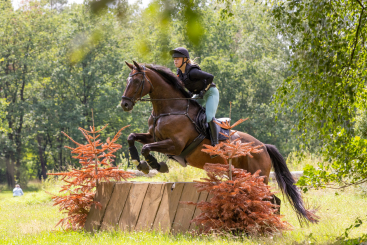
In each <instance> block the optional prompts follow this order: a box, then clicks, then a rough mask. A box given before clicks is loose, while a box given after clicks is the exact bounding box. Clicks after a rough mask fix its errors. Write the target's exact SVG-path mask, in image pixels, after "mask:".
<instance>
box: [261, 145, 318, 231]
mask: <svg viewBox="0 0 367 245" xmlns="http://www.w3.org/2000/svg"><path fill="white" fill-rule="evenodd" d="M265 146H266V149H267V150H268V153H269V155H270V158H271V161H272V163H273V167H274V172H275V178H276V180H277V182H278V186H279V188H280V189H281V191H282V193H283V196H284V195H285V196H286V197H287V199H288V201H289V202H290V203H291V205H292V208H293V209H294V211H295V212H296V214H297V218H298V220H299V222H300V224H301V225H302V224H303V223H306V224H307V223H308V222H311V223H317V222H318V217H317V216H316V215H315V214H314V213H312V212H310V211H308V210H307V209H306V208H305V205H304V203H303V200H302V196H301V193H300V192H299V191H298V189H297V187H296V186H295V185H294V184H295V183H296V182H295V181H294V179H293V177H292V174H291V172H290V171H289V169H288V167H287V164H286V162H285V159H284V158H283V156H282V155H281V154H280V152H279V151H278V149H277V148H276V147H275V146H274V145H268V144H266V145H265Z"/></svg>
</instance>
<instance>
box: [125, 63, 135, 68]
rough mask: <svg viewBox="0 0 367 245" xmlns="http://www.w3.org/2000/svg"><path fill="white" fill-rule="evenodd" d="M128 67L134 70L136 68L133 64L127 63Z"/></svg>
mask: <svg viewBox="0 0 367 245" xmlns="http://www.w3.org/2000/svg"><path fill="white" fill-rule="evenodd" d="M125 63H126V65H127V66H128V67H129V68H130V69H131V70H132V69H133V68H134V66H133V65H132V64H129V63H127V61H125Z"/></svg>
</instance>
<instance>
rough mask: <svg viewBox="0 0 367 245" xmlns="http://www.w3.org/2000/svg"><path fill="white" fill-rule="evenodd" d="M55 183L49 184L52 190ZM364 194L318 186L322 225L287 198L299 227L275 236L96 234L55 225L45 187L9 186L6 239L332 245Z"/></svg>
mask: <svg viewBox="0 0 367 245" xmlns="http://www.w3.org/2000/svg"><path fill="white" fill-rule="evenodd" d="M55 183H56V184H57V182H54V184H55ZM43 186H45V185H43ZM55 188H57V187H52V186H51V185H50V184H49V186H48V190H49V189H53V190H55ZM360 193H361V192H360V191H358V190H357V189H350V190H347V191H344V192H340V193H339V195H335V192H334V191H332V190H312V191H310V192H309V193H307V195H305V197H306V198H307V201H308V203H309V204H311V205H316V206H319V207H320V208H319V211H318V215H319V216H320V217H321V220H320V223H319V224H317V225H310V226H309V227H303V228H301V227H300V226H299V224H298V222H297V218H296V216H295V214H294V212H293V211H292V210H291V208H290V206H289V204H284V202H283V205H282V208H281V213H282V215H284V219H285V220H286V221H288V222H289V223H290V224H291V225H292V226H293V230H291V231H287V232H283V233H282V234H278V235H274V236H273V237H262V238H243V239H234V238H223V237H222V238H221V237H215V236H191V235H188V234H186V235H178V236H173V235H170V234H160V233H157V232H132V233H122V232H99V233H97V234H95V235H91V234H88V233H84V232H66V231H63V230H62V229H60V228H59V227H58V228H55V227H54V226H55V224H56V223H57V222H58V220H59V219H60V218H62V217H63V215H62V214H61V213H60V212H59V211H58V208H57V207H53V206H52V202H51V199H50V196H49V195H48V194H46V193H45V192H44V191H28V192H25V195H24V196H22V197H12V193H11V192H10V191H3V192H0V217H1V218H0V244H137V243H139V244H310V243H313V244H330V243H333V242H335V241H336V238H337V237H338V236H340V235H341V234H342V233H343V231H344V230H345V228H347V227H348V226H349V225H351V224H352V223H353V222H354V220H355V218H356V217H363V216H365V214H367V198H366V197H365V196H363V195H361V194H360ZM278 195H280V194H278ZM366 230H367V224H363V225H362V226H361V227H359V228H357V229H355V230H352V231H351V232H350V236H351V237H358V236H361V235H362V234H363V232H365V231H366Z"/></svg>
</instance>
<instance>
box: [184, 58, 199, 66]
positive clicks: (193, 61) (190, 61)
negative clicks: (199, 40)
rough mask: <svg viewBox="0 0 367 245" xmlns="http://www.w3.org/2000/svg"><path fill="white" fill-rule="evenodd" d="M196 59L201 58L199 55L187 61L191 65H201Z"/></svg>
mask: <svg viewBox="0 0 367 245" xmlns="http://www.w3.org/2000/svg"><path fill="white" fill-rule="evenodd" d="M196 59H199V57H195V59H193V60H191V59H189V60H188V61H187V63H189V64H191V65H197V66H199V64H198V63H196V62H195V60H196Z"/></svg>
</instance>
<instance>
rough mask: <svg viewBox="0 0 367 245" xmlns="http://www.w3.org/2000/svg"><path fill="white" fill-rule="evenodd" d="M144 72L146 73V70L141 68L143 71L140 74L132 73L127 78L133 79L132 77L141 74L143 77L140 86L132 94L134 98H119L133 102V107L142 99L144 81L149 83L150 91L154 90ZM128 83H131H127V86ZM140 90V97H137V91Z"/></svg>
mask: <svg viewBox="0 0 367 245" xmlns="http://www.w3.org/2000/svg"><path fill="white" fill-rule="evenodd" d="M133 71H134V70H133ZM145 71H146V68H145V66H143V71H142V72H136V73H134V74H131V73H130V74H129V77H133V76H135V75H138V74H143V75H144V77H143V79H142V80H141V81H140V85H139V87H138V89H137V90H136V91H135V94H134V96H133V97H132V98H130V97H126V96H122V97H121V99H125V100H130V101H131V102H133V105H135V103H136V102H138V101H139V100H141V98H142V97H143V91H144V84H145V79H146V80H147V81H148V82H149V83H150V85H151V86H152V89H154V87H153V84H152V82H151V81H150V80H149V79H148V77H147V76H146V75H145ZM130 83H131V81H129V84H128V86H129V85H130ZM140 88H142V89H141V92H140V97H137V94H138V93H139V89H140ZM149 93H151V92H149Z"/></svg>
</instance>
